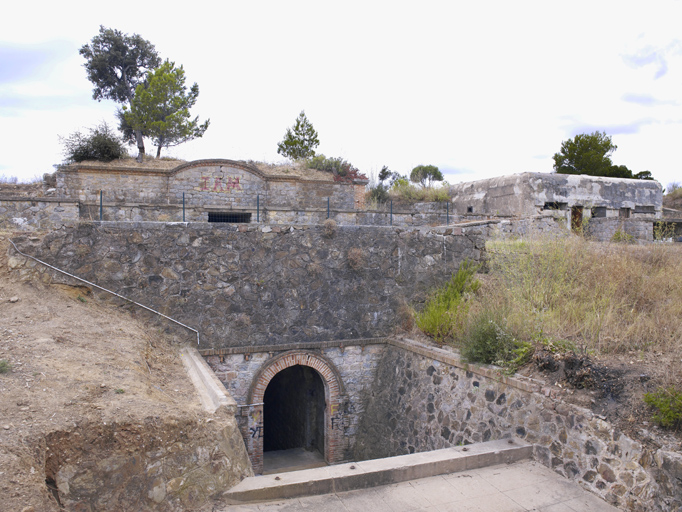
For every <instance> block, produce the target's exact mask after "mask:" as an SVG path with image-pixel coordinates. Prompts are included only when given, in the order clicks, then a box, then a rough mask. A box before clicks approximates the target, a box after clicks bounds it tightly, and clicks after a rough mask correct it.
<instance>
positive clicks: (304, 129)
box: [277, 110, 320, 160]
mask: <svg viewBox="0 0 682 512" xmlns="http://www.w3.org/2000/svg"><path fill="white" fill-rule="evenodd" d="M319 145H320V141H319V139H318V138H317V132H316V131H315V128H313V125H312V124H311V123H310V121H308V118H307V117H306V115H305V111H303V110H301V113H300V114H299V115H298V117H297V118H296V123H295V124H294V126H293V128H287V131H286V133H285V134H284V140H282V142H280V143H279V144H277V153H279V154H280V155H282V156H285V157H287V158H291V159H292V160H298V159H300V158H311V157H313V156H315V148H316V147H317V146H319Z"/></svg>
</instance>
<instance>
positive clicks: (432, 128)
mask: <svg viewBox="0 0 682 512" xmlns="http://www.w3.org/2000/svg"><path fill="white" fill-rule="evenodd" d="M218 5H219V6H218ZM12 8H13V12H12V15H11V16H10V15H8V13H5V15H3V16H2V19H1V20H0V141H1V147H2V151H0V175H2V174H4V175H6V176H19V177H20V179H27V178H30V177H33V176H36V175H42V174H43V173H44V172H49V171H52V170H53V168H52V164H56V163H60V162H61V161H62V159H63V156H62V148H61V145H60V143H59V139H58V136H59V135H62V136H66V135H68V134H69V133H71V132H73V131H75V130H79V129H80V130H82V129H84V128H89V127H93V126H95V125H96V124H97V123H98V122H100V121H107V122H109V123H111V124H112V125H116V122H115V118H114V111H115V109H116V104H114V103H113V102H111V101H102V102H99V103H98V102H97V101H95V100H93V99H92V84H91V83H90V82H88V80H87V78H86V73H85V69H84V68H83V62H84V60H83V58H82V57H81V56H80V55H79V54H78V49H79V48H80V47H81V46H82V45H84V44H86V43H88V42H89V41H90V40H91V39H92V37H93V36H95V35H96V34H97V33H98V30H99V25H104V26H105V27H111V28H116V29H118V30H121V31H123V32H125V33H128V34H133V33H138V34H140V35H141V36H142V37H144V38H145V39H148V40H149V41H151V42H152V43H153V44H154V45H155V46H156V49H157V50H158V52H159V54H160V56H161V57H162V58H168V59H170V60H172V61H175V62H176V63H177V64H182V65H184V68H185V71H186V76H187V79H188V84H191V83H193V82H197V83H198V84H199V89H200V94H199V101H198V102H197V104H196V105H195V107H194V110H193V114H194V115H198V116H199V118H200V120H201V121H203V120H205V119H206V118H210V120H211V126H210V127H209V129H208V131H207V132H206V134H205V135H204V137H203V138H202V139H199V140H196V141H193V142H189V143H187V144H184V145H181V146H178V147H176V148H171V149H170V150H165V149H164V150H163V152H162V155H166V156H175V157H179V158H183V159H187V160H194V159H201V158H229V159H235V160H248V159H252V160H261V161H267V162H277V161H282V160H283V159H282V158H281V157H280V156H279V155H278V154H277V143H278V142H279V141H280V140H281V139H282V138H283V135H284V132H285V130H286V128H287V127H288V126H291V125H292V124H293V122H294V120H295V118H296V116H297V115H298V113H299V112H300V111H301V110H305V112H306V114H307V116H308V118H309V119H310V121H311V122H312V123H313V126H314V127H315V129H316V130H317V131H318V133H319V138H320V146H319V148H318V153H324V154H325V155H327V156H333V157H336V156H341V157H343V158H345V159H347V160H349V161H350V162H352V163H353V164H354V165H355V166H356V167H358V168H359V169H360V170H362V171H363V172H365V173H367V174H369V173H372V172H374V173H376V172H378V170H379V169H381V167H382V166H383V165H388V166H389V168H390V169H391V170H393V171H398V172H400V173H402V174H407V173H409V171H410V170H411V169H412V168H413V167H415V166H416V165H419V164H432V165H437V166H438V167H439V168H440V169H441V170H442V171H443V172H444V173H445V174H446V179H447V180H448V181H450V182H451V183H457V182H460V181H471V180H475V179H482V178H487V177H492V176H498V175H504V174H512V173H518V172H525V171H533V172H551V171H552V164H553V161H552V155H553V154H554V153H556V152H557V151H559V148H560V145H561V142H562V141H563V140H565V139H568V138H571V137H573V136H574V135H576V134H578V133H591V132H593V131H595V130H599V131H606V133H607V134H609V135H611V136H612V137H613V142H614V143H615V144H616V145H617V146H618V149H617V151H616V152H615V153H614V155H613V161H614V163H616V164H624V165H627V166H628V167H629V168H630V169H631V170H632V171H633V172H639V171H644V170H649V171H651V172H652V173H653V175H654V178H656V179H657V180H658V181H660V182H661V184H662V185H663V186H666V185H667V184H668V183H670V182H671V181H682V163H681V162H682V156H681V155H680V152H681V146H682V145H681V142H682V30H681V29H680V20H681V19H682V3H681V2H680V1H672V0H669V1H656V0H652V1H650V2H647V3H646V4H645V3H642V2H627V3H626V2H622V1H613V2H612V1H599V0H590V1H576V0H571V1H551V2H550V1H546V0H544V1H538V2H527V1H516V2H509V1H492V2H491V1H488V2H471V1H468V2H455V1H434V2H430V1H428V0H422V1H421V2H396V1H395V0H394V1H391V2H378V1H371V0H364V1H362V2H355V1H345V2H334V3H332V2H324V1H320V0H317V1H311V2H298V1H295V0H289V1H287V2H282V1H277V2H274V1H273V2H268V1H262V2H244V1H240V2H233V1H229V0H228V1H226V2H222V3H220V4H216V3H208V2H202V1H194V2H182V3H176V2H165V3H163V4H159V3H157V2H155V3H154V4H153V6H152V4H151V3H149V4H148V3H146V2H133V3H130V4H126V6H125V8H123V6H122V5H121V4H107V3H101V2H100V3H96V2H91V1H88V2H72V1H69V0H66V1H62V2H50V3H46V2H45V3H44V2H38V3H29V2H22V3H21V4H20V3H14V4H13V6H12ZM147 147H148V152H149V153H152V154H155V148H153V147H151V145H150V144H148V145H147ZM131 151H133V149H131Z"/></svg>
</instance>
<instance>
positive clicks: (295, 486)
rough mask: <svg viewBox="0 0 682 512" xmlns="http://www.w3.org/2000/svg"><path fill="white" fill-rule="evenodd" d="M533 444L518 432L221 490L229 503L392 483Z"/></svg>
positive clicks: (526, 452)
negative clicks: (517, 435) (512, 436)
mask: <svg viewBox="0 0 682 512" xmlns="http://www.w3.org/2000/svg"><path fill="white" fill-rule="evenodd" d="M532 456H533V445H532V444H530V443H527V442H526V441H523V440H522V439H518V438H511V439H501V440H497V441H488V442H484V443H476V444H470V445H467V446H457V447H453V448H444V449H441V450H434V451H430V452H421V453H413V454H409V455H398V456H396V457H387V458H384V459H373V460H365V461H361V462H349V463H345V464H338V465H334V466H326V467H322V468H314V469H305V470H301V471H291V472H288V473H277V474H270V475H264V476H255V477H248V478H245V479H244V480H242V481H241V482H240V483H239V484H237V485H236V486H235V487H233V488H232V489H230V490H229V491H226V492H225V493H223V494H222V495H221V498H220V501H221V502H223V503H225V504H228V505H238V504H241V503H252V502H260V501H271V500H279V499H284V498H296V497H301V496H312V495H316V494H330V493H335V492H343V491H351V490H355V489H366V488H369V487H376V486H379V485H386V484H394V483H399V482H405V481H408V480H416V479H419V478H427V477H431V476H437V475H443V474H447V473H456V472H459V471H466V470H469V469H477V468H482V467H486V466H494V465H497V464H509V463H512V462H518V461H521V460H526V459H530V458H532Z"/></svg>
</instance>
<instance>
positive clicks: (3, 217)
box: [0, 197, 79, 229]
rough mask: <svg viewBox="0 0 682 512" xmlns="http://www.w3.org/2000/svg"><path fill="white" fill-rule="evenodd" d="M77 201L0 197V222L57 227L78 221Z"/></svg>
mask: <svg viewBox="0 0 682 512" xmlns="http://www.w3.org/2000/svg"><path fill="white" fill-rule="evenodd" d="M78 217H79V215H78V203H77V202H76V201H65V200H59V199H54V198H49V197H39V198H23V197H0V224H4V225H6V226H9V227H14V228H19V229H58V228H61V227H62V226H64V225H67V224H74V223H75V222H77V221H78Z"/></svg>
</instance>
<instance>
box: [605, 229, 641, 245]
mask: <svg viewBox="0 0 682 512" xmlns="http://www.w3.org/2000/svg"><path fill="white" fill-rule="evenodd" d="M611 241H612V242H614V243H617V244H634V243H635V237H634V236H632V235H630V234H629V233H626V232H624V231H621V230H620V229H619V230H618V231H616V232H615V233H614V234H613V236H612V237H611Z"/></svg>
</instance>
